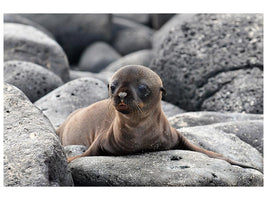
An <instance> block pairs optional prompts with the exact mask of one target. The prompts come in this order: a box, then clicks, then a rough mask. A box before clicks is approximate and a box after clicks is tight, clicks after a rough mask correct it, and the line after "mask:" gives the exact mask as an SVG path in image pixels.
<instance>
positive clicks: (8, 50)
mask: <svg viewBox="0 0 267 200" xmlns="http://www.w3.org/2000/svg"><path fill="white" fill-rule="evenodd" d="M9 60H20V61H28V62H32V63H35V64H38V65H41V66H43V67H45V68H47V69H49V70H51V71H53V72H54V73H55V74H57V75H58V76H59V77H60V78H61V79H62V80H63V81H64V82H66V81H68V80H69V64H68V59H67V57H66V55H65V53H64V51H63V49H62V48H61V47H60V46H59V45H58V43H57V42H55V41H54V40H53V39H51V38H50V37H48V36H47V35H46V34H44V33H43V32H41V31H40V30H38V29H36V28H34V27H32V26H27V25H22V24H15V23H5V24H4V61H9Z"/></svg>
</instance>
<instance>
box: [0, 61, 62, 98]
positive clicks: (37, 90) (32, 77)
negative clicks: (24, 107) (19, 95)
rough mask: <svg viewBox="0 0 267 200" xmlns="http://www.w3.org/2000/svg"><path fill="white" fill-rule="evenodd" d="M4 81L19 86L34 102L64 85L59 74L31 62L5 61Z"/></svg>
mask: <svg viewBox="0 0 267 200" xmlns="http://www.w3.org/2000/svg"><path fill="white" fill-rule="evenodd" d="M4 81H5V82H7V83H9V84H12V85H14V86H16V87H17V88H19V89H20V90H21V91H22V92H23V93H24V94H25V95H26V96H27V97H28V98H29V99H30V100H31V101H32V102H34V101H36V100H38V99H40V98H41V97H42V96H44V95H46V94H47V93H49V92H50V91H52V90H54V89H55V88H57V87H59V86H61V85H63V82H62V80H61V78H60V77H59V76H57V75H56V74H54V73H53V72H51V71H49V70H48V69H46V68H44V67H42V66H40V65H37V64H34V63H30V62H24V61H7V62H5V63H4Z"/></svg>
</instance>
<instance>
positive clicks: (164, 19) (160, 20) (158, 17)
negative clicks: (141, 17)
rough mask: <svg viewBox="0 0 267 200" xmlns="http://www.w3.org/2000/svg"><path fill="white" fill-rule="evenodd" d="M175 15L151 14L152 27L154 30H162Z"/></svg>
mask: <svg viewBox="0 0 267 200" xmlns="http://www.w3.org/2000/svg"><path fill="white" fill-rule="evenodd" d="M174 15H175V14H171V13H168V14H166V13H165V14H150V18H151V19H150V20H151V26H152V28H154V29H156V30H158V29H160V28H161V27H162V26H163V25H164V24H165V23H168V21H169V20H170V19H171V18H172V17H173V16H174Z"/></svg>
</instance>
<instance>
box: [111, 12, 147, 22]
mask: <svg viewBox="0 0 267 200" xmlns="http://www.w3.org/2000/svg"><path fill="white" fill-rule="evenodd" d="M113 16H114V17H118V18H124V19H128V20H131V21H134V22H137V23H139V24H144V25H149V23H150V16H149V14H113Z"/></svg>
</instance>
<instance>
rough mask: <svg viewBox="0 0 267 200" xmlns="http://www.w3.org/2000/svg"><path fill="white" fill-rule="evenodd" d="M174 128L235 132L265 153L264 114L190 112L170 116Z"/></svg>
mask: <svg viewBox="0 0 267 200" xmlns="http://www.w3.org/2000/svg"><path fill="white" fill-rule="evenodd" d="M169 122H170V124H171V126H173V127H174V128H176V129H177V128H183V127H196V129H197V127H199V126H201V129H203V127H204V126H205V125H208V126H207V127H206V128H207V129H209V128H210V129H216V130H221V131H223V132H225V133H229V134H234V135H236V136H237V137H239V138H240V139H241V140H243V141H244V142H246V143H248V144H250V145H251V146H253V147H254V148H256V149H257V150H258V151H259V152H261V153H263V115H255V114H241V113H217V112H190V113H183V114H179V115H176V116H174V117H170V118H169Z"/></svg>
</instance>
